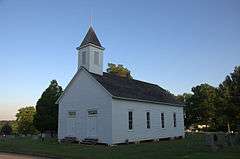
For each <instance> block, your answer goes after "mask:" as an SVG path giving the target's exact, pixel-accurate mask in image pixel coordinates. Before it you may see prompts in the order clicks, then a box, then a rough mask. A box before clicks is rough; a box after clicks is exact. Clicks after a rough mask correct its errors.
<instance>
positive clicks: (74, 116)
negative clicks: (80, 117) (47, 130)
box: [67, 110, 77, 119]
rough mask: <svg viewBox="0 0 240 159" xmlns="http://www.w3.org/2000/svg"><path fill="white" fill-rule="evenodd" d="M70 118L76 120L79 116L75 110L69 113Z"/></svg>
mask: <svg viewBox="0 0 240 159" xmlns="http://www.w3.org/2000/svg"><path fill="white" fill-rule="evenodd" d="M72 113H74V114H72ZM67 114H68V118H71V119H72V118H76V116H77V112H76V111H74V110H69V111H68V113H67Z"/></svg>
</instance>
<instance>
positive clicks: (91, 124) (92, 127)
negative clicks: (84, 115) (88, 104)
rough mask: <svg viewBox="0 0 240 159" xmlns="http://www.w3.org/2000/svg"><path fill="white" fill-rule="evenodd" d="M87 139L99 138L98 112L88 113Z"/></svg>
mask: <svg viewBox="0 0 240 159" xmlns="http://www.w3.org/2000/svg"><path fill="white" fill-rule="evenodd" d="M87 137H89V138H94V139H95V138H97V110H89V111H88V121H87Z"/></svg>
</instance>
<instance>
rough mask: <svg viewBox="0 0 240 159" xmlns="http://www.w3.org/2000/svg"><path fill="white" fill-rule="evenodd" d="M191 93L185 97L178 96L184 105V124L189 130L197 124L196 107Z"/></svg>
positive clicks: (185, 94)
mask: <svg viewBox="0 0 240 159" xmlns="http://www.w3.org/2000/svg"><path fill="white" fill-rule="evenodd" d="M192 96H193V94H191V93H184V94H183V95H178V96H176V99H177V100H178V101H179V102H182V103H184V105H185V106H184V124H185V127H186V128H189V127H190V126H191V125H193V124H195V123H196V122H197V121H196V118H197V115H196V112H195V109H196V107H194V106H195V105H193V102H192Z"/></svg>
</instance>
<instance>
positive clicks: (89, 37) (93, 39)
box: [80, 26, 102, 47]
mask: <svg viewBox="0 0 240 159" xmlns="http://www.w3.org/2000/svg"><path fill="white" fill-rule="evenodd" d="M87 44H94V45H96V46H98V47H102V45H101V43H100V41H99V40H98V38H97V35H96V33H95V31H94V30H93V27H92V26H90V27H89V29H88V32H87V34H86V36H85V37H84V39H83V41H82V43H81V45H80V47H82V46H85V45H87Z"/></svg>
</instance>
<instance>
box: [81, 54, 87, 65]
mask: <svg viewBox="0 0 240 159" xmlns="http://www.w3.org/2000/svg"><path fill="white" fill-rule="evenodd" d="M86 61H87V56H86V52H83V53H82V64H83V65H86Z"/></svg>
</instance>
